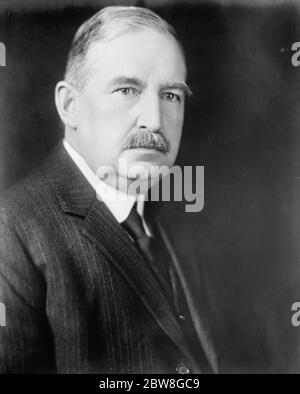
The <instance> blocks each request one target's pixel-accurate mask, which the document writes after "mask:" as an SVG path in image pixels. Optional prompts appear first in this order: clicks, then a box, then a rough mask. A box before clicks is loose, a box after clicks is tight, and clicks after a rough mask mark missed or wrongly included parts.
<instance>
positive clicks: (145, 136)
mask: <svg viewBox="0 0 300 394" xmlns="http://www.w3.org/2000/svg"><path fill="white" fill-rule="evenodd" d="M137 148H145V149H156V150H158V151H160V152H162V153H168V152H169V150H170V143H169V141H168V140H167V138H166V137H165V136H164V135H163V134H162V133H161V132H160V131H157V132H155V133H153V132H151V131H150V130H149V129H136V130H135V131H134V132H133V133H132V134H129V135H128V136H127V138H126V139H125V141H124V142H123V144H122V150H126V149H137Z"/></svg>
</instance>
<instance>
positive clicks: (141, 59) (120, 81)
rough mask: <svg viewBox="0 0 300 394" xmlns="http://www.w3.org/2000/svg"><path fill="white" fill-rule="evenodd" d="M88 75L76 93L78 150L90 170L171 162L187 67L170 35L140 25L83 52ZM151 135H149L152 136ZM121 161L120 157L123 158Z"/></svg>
mask: <svg viewBox="0 0 300 394" xmlns="http://www.w3.org/2000/svg"><path fill="white" fill-rule="evenodd" d="M88 64H89V65H90V66H91V67H92V69H91V74H90V76H89V77H88V80H87V83H86V85H85V87H84V89H83V91H82V92H80V93H79V96H78V106H77V110H78V112H77V115H78V116H77V122H78V123H77V130H76V138H77V141H76V142H77V149H78V150H79V153H80V154H81V155H82V156H83V157H84V158H85V160H86V161H87V163H88V164H89V166H90V167H91V168H92V170H93V171H94V172H97V170H98V169H99V167H102V166H107V165H109V166H112V167H114V168H115V169H116V170H117V173H118V175H120V176H121V177H122V176H126V174H125V173H123V169H122V168H121V167H120V168H119V172H118V162H119V159H127V166H128V168H130V167H131V166H132V165H136V164H138V165H143V166H145V167H146V168H147V169H148V168H150V166H162V165H166V166H168V167H170V166H172V165H173V163H174V161H175V159H176V156H177V152H178V148H179V144H180V138H181V133H182V126H183V118H184V101H185V91H184V86H185V85H184V82H185V77H186V66H185V61H184V59H183V56H182V53H181V52H180V49H179V47H178V45H177V43H176V41H175V39H173V37H171V36H168V35H165V34H161V33H158V32H155V31H153V30H150V29H145V30H143V31H140V32H135V33H129V34H126V35H122V36H120V37H118V38H116V39H114V40H112V41H109V42H107V43H99V42H96V43H95V44H93V45H92V46H91V48H90V49H89V53H88ZM151 136H152V137H151ZM123 162H124V160H123Z"/></svg>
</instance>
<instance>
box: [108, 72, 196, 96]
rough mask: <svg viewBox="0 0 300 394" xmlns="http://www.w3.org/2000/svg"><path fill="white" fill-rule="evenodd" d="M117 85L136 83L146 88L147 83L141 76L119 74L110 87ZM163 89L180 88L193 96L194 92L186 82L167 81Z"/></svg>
mask: <svg viewBox="0 0 300 394" xmlns="http://www.w3.org/2000/svg"><path fill="white" fill-rule="evenodd" d="M116 85H135V86H140V87H142V88H145V87H146V86H147V84H146V83H145V82H144V81H142V80H141V79H140V78H135V77H126V76H119V77H116V78H113V79H112V80H111V81H110V82H109V83H108V87H110V88H111V87H113V86H116ZM161 89H179V90H182V91H183V93H184V94H185V95H186V96H189V97H190V96H192V95H193V92H192V90H191V88H190V87H189V86H188V84H186V83H185V82H167V83H166V84H163V85H162V86H161Z"/></svg>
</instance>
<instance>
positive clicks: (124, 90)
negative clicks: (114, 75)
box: [115, 87, 139, 96]
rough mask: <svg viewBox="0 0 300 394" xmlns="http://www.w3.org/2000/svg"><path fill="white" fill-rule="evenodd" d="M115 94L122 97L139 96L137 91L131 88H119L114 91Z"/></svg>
mask: <svg viewBox="0 0 300 394" xmlns="http://www.w3.org/2000/svg"><path fill="white" fill-rule="evenodd" d="M115 92H118V93H120V94H122V95H123V96H137V95H138V94H139V92H138V90H137V89H136V88H132V87H124V88H119V89H117V90H115Z"/></svg>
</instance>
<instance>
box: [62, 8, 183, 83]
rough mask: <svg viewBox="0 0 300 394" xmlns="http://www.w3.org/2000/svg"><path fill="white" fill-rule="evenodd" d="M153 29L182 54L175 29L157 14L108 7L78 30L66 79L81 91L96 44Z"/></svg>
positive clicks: (142, 10) (70, 54)
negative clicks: (88, 60) (88, 58)
mask: <svg viewBox="0 0 300 394" xmlns="http://www.w3.org/2000/svg"><path fill="white" fill-rule="evenodd" d="M145 28H150V29H152V30H155V31H157V32H160V33H164V34H169V35H170V36H172V37H173V38H174V39H175V40H176V42H177V43H178V46H179V48H180V50H181V52H182V55H183V57H184V52H183V48H182V46H181V44H180V42H179V41H178V39H177V37H176V32H175V30H174V28H173V27H172V26H171V25H169V24H168V23H167V22H166V21H165V20H164V19H162V18H161V17H160V16H158V15H157V14H155V12H153V11H151V10H149V9H147V8H142V7H120V6H111V7H105V8H103V9H102V10H101V11H99V12H97V13H96V14H95V15H93V16H92V17H91V18H90V19H88V20H87V21H86V22H84V23H83V24H82V25H81V26H80V27H79V29H78V30H77V32H76V34H75V36H74V39H73V42H72V45H71V49H70V52H69V56H68V61H67V66H66V71H65V76H64V79H65V80H66V81H68V82H69V83H71V84H72V85H73V86H75V87H77V88H78V89H80V90H82V89H83V88H84V85H85V83H86V81H87V78H88V75H89V73H88V72H87V71H88V70H87V53H88V50H89V48H90V46H91V44H92V43H94V42H95V41H101V42H108V41H111V40H113V39H115V38H117V37H119V36H121V35H122V34H126V33H132V32H138V31H141V30H143V29H145Z"/></svg>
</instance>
